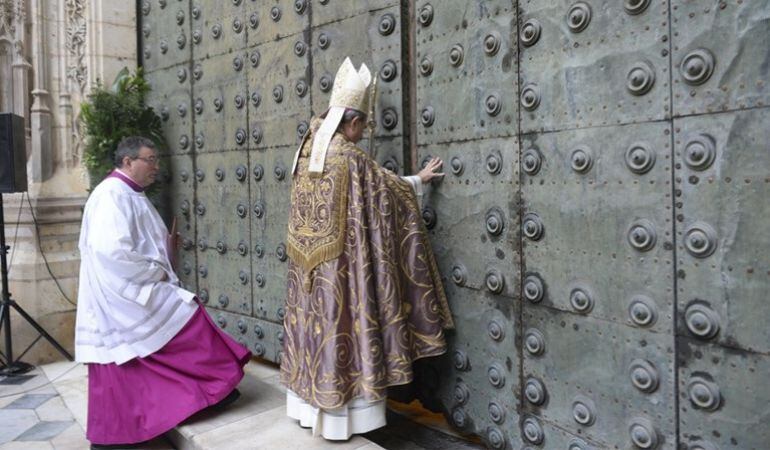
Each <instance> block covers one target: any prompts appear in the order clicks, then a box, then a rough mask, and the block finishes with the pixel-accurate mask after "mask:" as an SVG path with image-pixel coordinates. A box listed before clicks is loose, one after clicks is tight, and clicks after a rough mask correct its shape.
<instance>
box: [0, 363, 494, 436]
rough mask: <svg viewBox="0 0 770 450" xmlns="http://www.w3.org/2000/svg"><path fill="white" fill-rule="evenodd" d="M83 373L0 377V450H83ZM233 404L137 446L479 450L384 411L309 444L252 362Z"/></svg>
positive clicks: (273, 373)
mask: <svg viewBox="0 0 770 450" xmlns="http://www.w3.org/2000/svg"><path fill="white" fill-rule="evenodd" d="M87 383H88V380H87V371H86V368H85V366H83V365H82V364H77V363H72V362H57V363H52V364H47V365H44V366H41V367H39V368H36V369H35V370H33V371H32V372H30V373H28V374H26V375H23V376H19V377H12V378H4V379H0V450H17V449H18V450H27V449H29V450H40V449H56V450H69V449H72V450H75V449H78V450H80V449H87V448H88V445H89V444H88V441H87V440H86V438H85V431H84V430H85V421H86V406H87V397H86V392H87ZM239 389H240V391H241V393H242V395H241V398H240V399H238V400H237V401H236V402H235V403H233V404H232V405H230V406H228V407H227V409H225V410H224V411H221V412H218V413H208V412H203V413H200V414H198V415H196V416H194V417H192V418H191V419H189V420H188V421H186V422H185V423H184V424H183V425H180V426H179V427H177V428H176V429H174V430H172V431H170V432H169V433H166V436H165V437H163V438H159V439H156V440H154V441H152V442H150V443H148V444H147V445H146V446H144V447H142V448H145V449H148V450H171V449H181V450H208V449H227V450H238V449H244V450H246V449H248V450H252V449H276V448H280V449H286V450H291V449H298V450H299V449H303V450H305V449H307V450H313V449H340V450H373V449H383V448H384V449H391V450H423V449H425V450H432V449H442V450H460V449H474V448H481V447H479V446H476V445H473V444H469V443H467V442H464V441H463V440H462V439H459V438H458V437H456V436H452V435H447V434H444V433H440V432H438V431H435V430H433V429H431V428H427V427H424V426H421V425H419V424H417V423H415V422H414V421H412V420H407V419H405V418H404V417H402V416H400V415H397V414H394V413H392V412H389V414H388V423H389V424H388V426H387V427H385V428H383V429H380V430H377V431H375V432H372V433H368V434H366V435H364V436H355V437H353V438H352V439H350V440H349V441H346V442H339V443H336V442H329V441H325V440H323V439H321V438H314V437H313V436H312V435H311V433H310V431H309V430H306V429H302V428H300V427H298V426H297V424H296V422H294V421H292V420H290V419H289V418H287V417H286V409H285V405H284V402H285V392H286V391H285V388H284V387H283V386H281V385H280V383H279V382H278V370H277V369H276V368H275V367H274V366H271V365H267V364H260V363H259V362H255V361H252V362H251V363H249V364H248V365H247V366H246V376H245V377H244V379H243V381H242V382H241V384H240V386H239Z"/></svg>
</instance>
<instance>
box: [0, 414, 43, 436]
mask: <svg viewBox="0 0 770 450" xmlns="http://www.w3.org/2000/svg"><path fill="white" fill-rule="evenodd" d="M36 423H38V418H37V414H35V411H33V410H31V409H0V444H4V443H6V442H10V441H12V440H14V439H16V438H17V437H18V436H19V435H20V434H22V433H24V432H25V431H27V430H28V429H30V428H32V427H33V426H35V424H36Z"/></svg>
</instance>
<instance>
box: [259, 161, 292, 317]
mask: <svg viewBox="0 0 770 450" xmlns="http://www.w3.org/2000/svg"><path fill="white" fill-rule="evenodd" d="M294 151H295V149H294V148H293V147H283V148H276V149H271V150H268V151H265V152H257V155H258V156H257V158H258V159H257V161H258V162H255V167H256V165H259V167H260V168H261V170H260V172H261V177H260V179H259V180H258V181H256V180H255V182H254V183H253V188H252V192H251V199H252V217H253V219H252V244H253V245H252V250H253V251H252V255H253V256H252V261H253V280H254V307H255V315H256V316H257V317H259V318H262V319H265V320H269V321H273V322H275V323H282V321H283V311H284V309H283V307H284V303H285V301H286V272H287V270H288V269H287V254H286V244H285V242H286V234H287V232H288V220H289V216H288V208H287V207H286V205H288V203H289V196H290V194H291V179H292V175H291V173H290V171H291V164H292V162H293V158H294ZM253 153H254V152H252V154H253ZM252 172H254V170H252Z"/></svg>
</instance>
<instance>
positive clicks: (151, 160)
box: [134, 156, 160, 166]
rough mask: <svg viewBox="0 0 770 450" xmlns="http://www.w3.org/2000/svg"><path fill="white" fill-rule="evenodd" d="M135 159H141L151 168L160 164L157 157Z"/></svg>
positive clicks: (138, 157)
mask: <svg viewBox="0 0 770 450" xmlns="http://www.w3.org/2000/svg"><path fill="white" fill-rule="evenodd" d="M134 159H141V160H142V161H144V162H146V163H147V164H149V165H151V166H156V165H158V164H160V161H159V160H158V158H157V157H156V156H150V157H149V158H144V157H142V156H137V157H136V158H134Z"/></svg>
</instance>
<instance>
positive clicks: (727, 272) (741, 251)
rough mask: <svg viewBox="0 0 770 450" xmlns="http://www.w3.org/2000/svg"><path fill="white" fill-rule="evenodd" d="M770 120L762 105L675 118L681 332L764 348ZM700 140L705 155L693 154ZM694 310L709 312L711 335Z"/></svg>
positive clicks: (769, 265) (768, 335)
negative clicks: (748, 109) (760, 107)
mask: <svg viewBox="0 0 770 450" xmlns="http://www.w3.org/2000/svg"><path fill="white" fill-rule="evenodd" d="M769 122H770V109H767V108H762V109H755V110H751V111H742V112H735V113H725V114H714V115H705V116H697V117H689V118H684V119H681V120H675V121H674V125H675V130H676V134H675V139H676V141H675V146H676V163H677V167H678V168H679V169H678V170H677V173H676V181H677V192H679V194H680V195H679V196H678V197H677V206H678V208H677V212H676V214H677V220H678V224H677V243H678V249H677V255H678V258H679V261H678V267H679V269H678V270H679V277H678V278H679V280H678V288H679V292H678V300H679V319H680V326H679V333H680V334H683V335H689V336H695V335H694V334H693V332H694V331H693V330H695V332H698V333H699V334H700V336H702V338H703V339H705V340H714V341H716V342H719V343H720V344H723V345H726V346H728V347H734V348H740V349H744V350H749V351H755V352H762V353H768V352H770V329H769V328H768V327H767V326H766V324H765V323H763V321H757V320H755V318H757V317H770V304H768V302H767V296H766V292H767V289H766V286H767V274H768V273H769V272H770V257H768V254H769V253H770V237H768V233H767V224H768V223H770V208H768V207H767V204H768V198H770V184H769V183H768V179H769V178H768V167H770V153H768V151H767V142H768V141H769V140H770V127H768V126H767V124H768V123H769ZM704 143H705V144H704ZM701 145H705V147H703V148H707V149H708V150H705V152H706V153H705V154H706V155H707V156H705V157H704V158H701V159H697V155H698V154H699V153H695V152H700V150H699V149H700V148H701ZM694 155H696V156H694ZM708 155H713V157H712V156H708ZM694 157H695V158H696V159H693V158H694ZM693 161H695V162H699V161H700V162H705V163H702V164H695V163H694V162H693ZM747 205H757V207H747ZM760 205H764V206H760ZM699 239H704V243H707V244H708V245H706V247H703V248H701V247H699V246H698V242H699ZM699 308H706V310H708V311H711V312H710V313H709V312H705V313H704V314H707V315H708V314H713V317H711V318H710V319H709V322H712V327H713V330H712V331H713V332H712V331H710V330H708V329H707V328H708V327H707V326H706V325H705V324H700V325H698V324H697V323H696V322H698V318H699V317H700V318H703V317H705V316H702V315H700V314H698V310H699ZM701 312H702V311H701ZM693 315H694V316H693ZM697 327H701V328H700V331H698V329H697ZM704 327H705V328H704Z"/></svg>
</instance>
